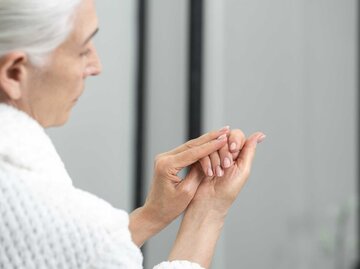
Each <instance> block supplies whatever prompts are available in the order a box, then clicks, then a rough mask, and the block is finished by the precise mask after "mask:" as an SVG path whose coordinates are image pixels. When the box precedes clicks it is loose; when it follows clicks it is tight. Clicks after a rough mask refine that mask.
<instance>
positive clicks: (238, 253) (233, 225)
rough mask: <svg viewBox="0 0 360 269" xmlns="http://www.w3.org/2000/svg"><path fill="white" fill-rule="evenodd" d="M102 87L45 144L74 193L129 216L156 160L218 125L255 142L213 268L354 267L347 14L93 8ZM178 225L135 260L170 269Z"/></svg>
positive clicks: (170, 6) (353, 19) (198, 4)
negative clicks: (261, 136) (258, 134)
mask: <svg viewBox="0 0 360 269" xmlns="http://www.w3.org/2000/svg"><path fill="white" fill-rule="evenodd" d="M97 8H98V16H99V19H100V33H99V35H98V36H97V37H96V38H95V43H96V45H97V48H98V50H99V54H100V57H101V59H102V63H103V74H102V75H101V76H100V77H97V78H91V79H89V81H88V83H87V84H88V85H87V90H86V91H85V93H84V95H83V97H82V99H81V101H80V102H79V104H78V106H77V107H76V108H75V109H74V111H73V114H72V118H71V120H70V122H69V123H68V124H67V125H65V126H64V127H62V128H59V129H50V130H48V132H49V134H50V136H51V137H52V138H53V140H54V143H55V145H56V147H57V149H58V151H59V153H60V155H61V156H62V157H63V159H64V162H65V164H66V166H67V169H68V171H69V173H70V175H71V176H72V179H73V181H74V184H75V185H76V186H77V187H79V188H82V189H85V190H88V191H90V192H92V193H95V194H97V195H98V196H100V197H102V198H104V199H105V200H107V201H109V202H110V203H112V204H113V205H114V206H116V207H119V208H123V209H126V210H127V211H129V212H130V211H131V210H132V209H133V208H134V207H136V206H138V205H139V204H140V203H141V200H142V201H143V200H144V198H145V195H146V192H147V189H148V185H149V183H150V182H151V179H152V168H153V160H154V156H155V155H156V154H158V153H161V152H164V151H167V150H170V149H172V148H174V147H176V146H177V145H179V144H182V143H184V142H185V141H186V140H187V139H188V138H189V137H191V136H193V135H194V134H197V133H200V132H201V133H203V132H207V131H209V130H212V129H218V128H220V127H222V126H224V125H230V126H231V127H232V128H240V129H242V130H243V131H244V132H245V134H247V135H249V134H251V133H252V132H254V131H257V130H261V131H263V132H264V133H265V134H266V135H267V139H266V141H265V142H264V143H263V144H261V145H260V146H259V147H258V152H257V156H256V160H255V164H254V167H253V171H252V175H251V178H250V180H249V182H248V184H247V185H246V187H245V188H244V189H243V191H242V193H241V195H240V196H239V198H238V199H237V201H236V202H235V204H234V206H233V207H232V210H231V211H230V213H229V216H228V219H227V222H226V225H225V229H224V232H223V234H222V237H221V239H220V242H219V244H218V245H217V250H216V256H215V258H214V261H213V266H212V268H254V269H261V268H277V269H285V268H286V269H288V268H292V269H312V268H317V269H322V268H324V269H325V268H326V269H331V268H334V269H340V268H349V269H350V268H351V269H353V268H356V263H357V262H358V257H357V252H358V251H357V250H358V246H357V245H358V238H359V237H358V212H359V211H358V202H357V201H358V199H359V197H358V195H359V187H358V186H359V175H358V164H357V163H358V156H359V153H358V152H359V146H358V138H359V134H358V118H359V108H358V106H359V104H358V102H359V98H358V97H359V95H358V90H359V84H358V76H359V70H358V62H359V61H358V60H359V55H358V51H359V45H358V32H359V21H360V20H359V18H358V16H359V13H358V10H359V7H358V2H357V1H355V0H272V1H266V0H222V1H219V0H207V1H200V0H190V1H167V0H149V1H145V0H138V1H134V0H117V1H113V0H101V1H97ZM178 225H179V220H178V221H175V222H174V223H173V224H171V225H170V226H169V227H168V228H166V229H165V230H164V231H162V232H161V233H160V234H159V235H157V236H155V237H154V238H153V239H151V240H150V241H149V242H148V243H147V244H146V246H145V248H144V253H145V264H144V266H145V268H152V266H154V265H155V264H157V263H158V262H160V261H163V260H166V258H167V255H168V253H169V251H170V249H171V246H172V244H173V241H174V239H175V236H176V231H177V228H178Z"/></svg>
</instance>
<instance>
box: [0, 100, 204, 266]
mask: <svg viewBox="0 0 360 269" xmlns="http://www.w3.org/2000/svg"><path fill="white" fill-rule="evenodd" d="M128 225H129V216H128V214H127V213H126V212H125V211H122V210H119V209H116V208H114V207H112V206H111V205H110V204H109V203H107V202H106V201H104V200H102V199H100V198H98V197H96V196H95V195H92V194H90V193H87V192H85V191H82V190H80V189H77V188H75V187H74V186H73V185H72V181H71V179H70V177H69V175H68V173H67V171H66V169H65V167H64V164H63V162H62V161H61V159H60V157H59V155H58V154H57V152H56V150H55V148H54V146H53V144H52V142H51V140H50V139H49V137H48V136H47V135H46V133H45V131H44V129H43V128H42V127H41V126H40V125H39V124H38V123H37V122H36V121H35V120H34V119H32V118H31V117H30V116H28V115H27V114H26V113H24V112H22V111H19V110H17V109H15V108H13V107H11V106H9V105H5V104H0V269H5V268H6V269H12V268H14V269H15V268H16V269H19V268H26V269H49V268H64V269H75V268H81V269H83V268H84V269H85V268H88V269H115V268H116V269H120V268H121V269H125V268H131V269H137V268H142V260H143V257H142V254H141V252H140V249H139V248H138V247H137V246H136V245H135V244H134V243H133V242H132V239H131V235H130V231H129V228H128ZM175 268H176V269H189V268H192V269H201V267H200V266H199V265H198V264H195V263H191V262H188V261H174V262H163V263H161V264H159V265H157V266H155V267H154V269H175Z"/></svg>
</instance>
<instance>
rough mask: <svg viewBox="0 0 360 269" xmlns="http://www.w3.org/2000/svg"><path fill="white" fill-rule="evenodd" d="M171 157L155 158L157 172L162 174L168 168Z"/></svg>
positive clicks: (159, 156)
mask: <svg viewBox="0 0 360 269" xmlns="http://www.w3.org/2000/svg"><path fill="white" fill-rule="evenodd" d="M168 159H169V157H165V156H163V155H161V154H160V155H157V156H156V157H155V164H154V168H155V171H156V172H160V171H163V170H164V169H165V168H167V166H168V163H169V160H168Z"/></svg>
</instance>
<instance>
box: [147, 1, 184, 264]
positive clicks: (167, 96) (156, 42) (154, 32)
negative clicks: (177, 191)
mask: <svg viewBox="0 0 360 269" xmlns="http://www.w3.org/2000/svg"><path fill="white" fill-rule="evenodd" d="M148 5H149V10H148V13H149V15H148V16H149V21H148V24H147V25H148V29H149V30H148V32H149V43H148V54H149V55H148V56H149V58H148V60H149V65H148V67H147V68H148V88H147V92H148V97H147V98H148V113H147V118H146V124H147V145H148V148H147V154H146V160H147V169H146V179H147V180H148V183H150V181H151V179H152V174H153V161H154V157H155V155H156V154H159V153H162V152H165V151H168V150H170V149H172V148H175V147H176V146H178V145H180V144H182V143H184V142H185V139H186V136H187V133H186V109H187V107H186V92H187V82H186V77H187V28H188V26H187V14H188V10H187V1H167V0H156V1H148ZM177 229H178V221H176V222H174V223H173V224H172V225H170V226H169V227H167V228H166V229H165V230H164V231H162V232H161V233H160V234H159V235H157V236H155V237H154V238H153V239H151V240H150V241H149V243H148V244H147V245H146V247H147V248H146V256H147V262H146V264H145V266H144V267H145V268H152V267H151V266H154V265H155V264H157V263H159V262H161V261H164V260H166V259H167V257H168V253H169V251H170V249H171V246H172V244H173V240H174V239H175V235H176V231H177Z"/></svg>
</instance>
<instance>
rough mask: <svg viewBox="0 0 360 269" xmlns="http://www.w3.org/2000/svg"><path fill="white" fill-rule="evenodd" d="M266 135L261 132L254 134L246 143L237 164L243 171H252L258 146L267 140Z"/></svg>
mask: <svg viewBox="0 0 360 269" xmlns="http://www.w3.org/2000/svg"><path fill="white" fill-rule="evenodd" d="M265 137H266V136H265V135H264V134H263V133H261V132H257V133H254V134H252V135H251V136H250V137H249V138H248V139H247V140H246V142H245V144H244V147H243V148H242V150H241V152H240V155H239V158H238V159H237V164H238V166H239V168H240V169H241V170H244V171H250V169H251V165H252V162H253V160H254V157H255V152H256V146H257V144H258V143H260V142H262V141H263V140H264V139H265Z"/></svg>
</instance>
